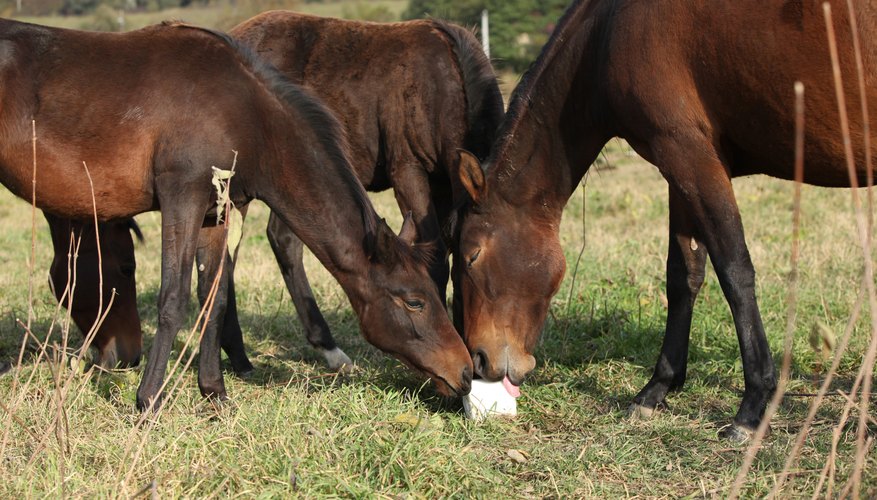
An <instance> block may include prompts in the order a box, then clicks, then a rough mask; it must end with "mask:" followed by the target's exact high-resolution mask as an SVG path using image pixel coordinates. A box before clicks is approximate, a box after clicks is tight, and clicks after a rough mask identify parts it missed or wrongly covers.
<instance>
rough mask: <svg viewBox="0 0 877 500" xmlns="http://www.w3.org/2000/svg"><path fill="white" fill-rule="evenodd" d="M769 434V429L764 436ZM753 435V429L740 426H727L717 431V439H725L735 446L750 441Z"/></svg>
mask: <svg viewBox="0 0 877 500" xmlns="http://www.w3.org/2000/svg"><path fill="white" fill-rule="evenodd" d="M769 434H770V428H768V429H767V432H766V433H765V434H764V435H765V436H767V435H769ZM754 435H755V429H750V428H749V427H745V426H742V425H740V424H729V425H726V426H724V427H722V428H721V429H719V438H721V439H726V440H728V441H731V442H732V443H735V444H744V443H746V442H748V441H749V440H751V439H752V436H754Z"/></svg>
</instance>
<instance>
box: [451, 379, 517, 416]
mask: <svg viewBox="0 0 877 500" xmlns="http://www.w3.org/2000/svg"><path fill="white" fill-rule="evenodd" d="M513 393H514V394H513ZM520 395H521V393H520V391H519V390H518V388H517V387H515V386H513V385H512V384H511V382H508V378H506V379H504V380H503V381H502V382H487V381H486V380H473V381H472V391H471V392H469V394H467V395H465V396H463V411H465V412H466V418H469V419H471V420H484V419H485V418H487V417H489V416H494V415H504V416H511V417H513V416H515V415H517V414H518V403H517V400H516V398H517V397H518V396H520Z"/></svg>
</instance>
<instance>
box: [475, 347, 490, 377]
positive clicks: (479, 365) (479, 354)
mask: <svg viewBox="0 0 877 500" xmlns="http://www.w3.org/2000/svg"><path fill="white" fill-rule="evenodd" d="M472 365H473V366H475V374H476V375H478V376H479V377H482V378H483V377H484V371H485V370H487V353H485V352H484V351H483V350H481V349H478V350H477V351H475V354H474V355H473V356H472Z"/></svg>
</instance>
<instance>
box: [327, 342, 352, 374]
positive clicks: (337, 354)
mask: <svg viewBox="0 0 877 500" xmlns="http://www.w3.org/2000/svg"><path fill="white" fill-rule="evenodd" d="M320 352H321V353H322V354H323V357H324V358H326V364H327V365H329V369H330V370H332V371H333V372H338V373H342V374H345V373H350V372H352V371H353V361H350V358H349V357H347V355H346V354H344V351H342V350H341V349H339V348H337V347H336V348H334V349H332V350H326V349H320Z"/></svg>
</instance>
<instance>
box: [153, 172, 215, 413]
mask: <svg viewBox="0 0 877 500" xmlns="http://www.w3.org/2000/svg"><path fill="white" fill-rule="evenodd" d="M168 191H170V193H169V194H170V196H167V197H166V198H167V199H162V198H163V197H161V196H160V197H159V203H160V204H161V206H162V208H163V210H162V217H161V250H162V251H161V289H160V291H159V294H158V329H157V331H156V333H155V338H154V339H153V341H152V348H151V349H150V351H149V358H148V361H147V364H146V368H145V370H144V373H143V378H142V379H141V380H140V387H138V388H137V408H138V409H140V410H141V411H145V410H148V409H149V408H150V405H153V409H157V408H158V407H159V406H160V405H161V399H162V394H160V392H159V391H160V389H161V386H162V383H163V382H164V375H165V372H166V371H167V363H168V360H169V358H170V353H171V348H172V347H173V342H174V339H175V338H176V336H177V332H178V331H179V330H180V328H181V327H182V326H183V323H184V321H185V319H186V309H187V307H188V303H189V287H190V286H191V283H192V265H193V264H194V262H195V251H196V248H197V242H198V230H199V229H200V227H201V222H202V220H203V217H197V216H195V217H193V215H192V213H193V212H196V211H197V209H198V208H197V207H201V206H206V205H207V200H206V199H205V200H196V199H194V198H196V197H195V196H185V197H184V196H182V195H180V193H178V192H175V191H176V190H173V189H169V190H168ZM161 192H162V191H159V193H161ZM205 192H207V191H206V190H205ZM175 198H176V199H175ZM180 199H186V200H187V201H189V203H186V204H180ZM175 203H176V204H175Z"/></svg>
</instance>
